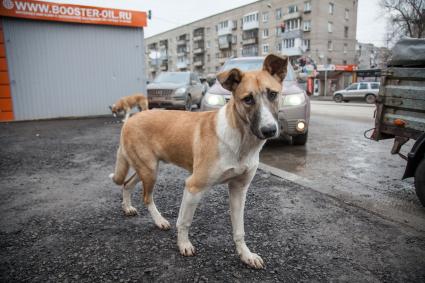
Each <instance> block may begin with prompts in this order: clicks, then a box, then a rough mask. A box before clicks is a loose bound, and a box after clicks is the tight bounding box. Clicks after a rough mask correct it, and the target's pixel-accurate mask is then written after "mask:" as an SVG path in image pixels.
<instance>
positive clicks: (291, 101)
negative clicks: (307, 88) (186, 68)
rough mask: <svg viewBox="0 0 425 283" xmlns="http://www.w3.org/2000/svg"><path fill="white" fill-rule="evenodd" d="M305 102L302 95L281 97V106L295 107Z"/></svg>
mask: <svg viewBox="0 0 425 283" xmlns="http://www.w3.org/2000/svg"><path fill="white" fill-rule="evenodd" d="M304 101H305V96H304V93H297V94H288V95H285V96H284V97H283V105H286V106H297V105H301V104H303V103H304Z"/></svg>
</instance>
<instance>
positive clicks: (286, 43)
mask: <svg viewBox="0 0 425 283" xmlns="http://www.w3.org/2000/svg"><path fill="white" fill-rule="evenodd" d="M293 47H295V38H289V39H284V40H283V48H293Z"/></svg>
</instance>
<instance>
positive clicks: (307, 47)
mask: <svg viewBox="0 0 425 283" xmlns="http://www.w3.org/2000/svg"><path fill="white" fill-rule="evenodd" d="M303 48H304V49H305V51H310V39H303Z"/></svg>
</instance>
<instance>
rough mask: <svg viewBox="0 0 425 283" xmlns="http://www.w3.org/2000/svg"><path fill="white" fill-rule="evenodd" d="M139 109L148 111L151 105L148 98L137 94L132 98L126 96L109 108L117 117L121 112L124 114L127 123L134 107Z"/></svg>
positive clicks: (131, 96)
mask: <svg viewBox="0 0 425 283" xmlns="http://www.w3.org/2000/svg"><path fill="white" fill-rule="evenodd" d="M136 106H137V108H139V111H142V110H148V109H149V103H148V99H147V98H146V96H144V95H142V94H135V95H130V96H124V97H122V98H120V99H119V100H118V101H117V102H115V103H114V104H112V106H109V109H111V111H112V115H113V116H114V117H117V115H118V114H119V113H121V112H124V120H123V122H126V121H127V120H128V118H129V117H130V111H131V109H133V108H134V107H136Z"/></svg>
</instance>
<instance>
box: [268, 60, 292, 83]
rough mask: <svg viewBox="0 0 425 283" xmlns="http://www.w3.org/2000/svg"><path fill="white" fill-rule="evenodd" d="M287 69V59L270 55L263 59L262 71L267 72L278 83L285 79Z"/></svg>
mask: <svg viewBox="0 0 425 283" xmlns="http://www.w3.org/2000/svg"><path fill="white" fill-rule="evenodd" d="M287 68H288V57H286V56H283V57H281V56H277V55H274V54H270V55H268V56H267V57H266V59H264V63H263V70H264V71H267V72H269V73H270V75H272V76H273V77H275V78H276V79H277V80H278V81H279V82H282V81H283V79H284V78H285V77H286V72H287Z"/></svg>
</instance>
